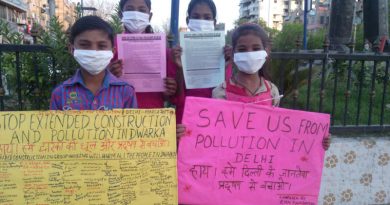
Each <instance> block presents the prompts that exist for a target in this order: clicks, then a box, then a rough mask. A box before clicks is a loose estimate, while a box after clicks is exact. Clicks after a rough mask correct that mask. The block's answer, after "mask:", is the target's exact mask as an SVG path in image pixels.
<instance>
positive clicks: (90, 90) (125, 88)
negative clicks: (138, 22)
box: [50, 16, 137, 110]
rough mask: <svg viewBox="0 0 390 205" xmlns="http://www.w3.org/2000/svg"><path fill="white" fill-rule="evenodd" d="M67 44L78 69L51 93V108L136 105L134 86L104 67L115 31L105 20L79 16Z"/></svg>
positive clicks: (128, 106) (107, 61) (103, 107)
mask: <svg viewBox="0 0 390 205" xmlns="http://www.w3.org/2000/svg"><path fill="white" fill-rule="evenodd" d="M70 43H71V45H70V50H71V52H72V54H73V56H74V58H75V59H76V61H77V62H78V63H79V64H80V66H81V68H80V69H79V70H77V71H76V74H75V75H74V76H73V77H72V78H70V79H68V80H66V81H65V82H63V83H62V84H61V85H60V86H58V87H57V88H56V89H55V90H54V91H53V92H52V96H51V102H50V109H51V110H111V109H121V108H136V107H137V100H136V97H135V92H134V88H133V87H132V86H130V85H129V84H127V83H126V82H123V81H121V80H119V79H117V78H116V77H115V76H113V75H112V74H111V73H110V72H109V71H108V70H107V69H106V68H107V66H108V65H109V63H110V61H111V59H112V57H113V45H114V31H113V29H112V28H111V26H110V25H109V24H108V23H107V22H105V21H104V20H102V19H101V18H99V17H97V16H86V17H83V18H80V19H79V20H77V21H76V23H75V24H74V25H73V27H72V29H71V34H70Z"/></svg>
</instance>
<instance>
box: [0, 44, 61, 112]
mask: <svg viewBox="0 0 390 205" xmlns="http://www.w3.org/2000/svg"><path fill="white" fill-rule="evenodd" d="M4 58H8V60H5V59H4ZM10 59H11V60H10ZM42 59H44V61H46V64H45V65H46V66H45V67H44V68H43V67H42V66H41V65H40V64H42V62H41V61H42ZM26 61H28V62H29V63H28V65H27V63H25V62H26ZM10 62H11V63H10ZM6 63H7V65H6ZM55 67H56V60H55V58H54V57H53V56H52V55H51V53H50V50H49V48H48V47H47V46H42V45H9V44H0V110H1V111H5V110H41V109H43V110H44V109H48V101H49V100H48V98H50V95H49V96H48V92H46V93H45V92H43V91H44V90H48V91H49V92H50V91H51V89H52V88H54V86H56V84H57V82H59V81H58V79H57V76H56V74H57V72H55V69H54V68H55ZM42 73H50V74H49V75H45V77H48V76H50V77H48V78H45V79H42V75H41V74H42ZM43 81H44V82H51V83H50V87H52V88H50V89H47V88H46V85H44V83H42V82H43Z"/></svg>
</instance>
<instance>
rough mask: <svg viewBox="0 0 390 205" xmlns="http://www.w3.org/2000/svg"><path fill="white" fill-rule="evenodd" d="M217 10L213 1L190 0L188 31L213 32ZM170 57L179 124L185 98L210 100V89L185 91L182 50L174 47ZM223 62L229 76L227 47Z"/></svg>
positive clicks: (228, 48) (228, 51)
mask: <svg viewBox="0 0 390 205" xmlns="http://www.w3.org/2000/svg"><path fill="white" fill-rule="evenodd" d="M216 17H217V9H216V6H215V3H214V2H213V0H191V2H190V3H189V5H188V9H187V19H186V21H187V24H188V28H189V29H190V31H214V28H215V24H216V22H217V20H216ZM172 53H173V54H172V56H173V57H174V62H175V64H176V66H177V67H178V69H177V70H176V72H175V73H174V75H175V76H177V79H178V80H177V82H178V94H177V97H176V99H175V100H176V112H177V113H178V114H177V118H178V121H179V122H181V119H182V115H183V111H184V103H185V97H186V96H195V97H205V98H211V96H212V95H211V94H212V90H213V89H212V88H206V89H186V87H185V83H184V76H183V70H182V64H181V54H182V48H181V47H180V46H176V47H174V48H173V49H172ZM224 54H225V61H226V62H227V65H228V66H227V72H226V75H227V76H230V74H229V71H230V69H229V65H230V64H229V60H230V56H231V49H230V47H229V46H225V48H224Z"/></svg>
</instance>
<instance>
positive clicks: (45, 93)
mask: <svg viewBox="0 0 390 205" xmlns="http://www.w3.org/2000/svg"><path fill="white" fill-rule="evenodd" d="M5 56H7V58H12V59H13V60H14V61H13V63H12V64H8V65H4V63H5V62H6V61H5V59H4V58H5ZM21 56H23V57H24V58H29V62H30V64H28V63H25V61H26V60H27V59H22V58H21ZM271 58H272V69H271V70H272V71H273V72H272V73H273V76H276V77H277V78H274V82H275V83H276V84H277V85H278V87H279V90H280V92H281V93H282V94H284V96H285V97H284V98H283V99H282V103H281V106H282V107H286V108H292V109H300V110H306V111H316V112H326V113H330V114H331V115H332V128H331V129H332V132H333V133H337V132H352V131H356V132H377V131H380V132H388V131H390V114H389V111H390V101H389V99H388V95H389V85H388V82H389V61H390V53H382V54H381V53H378V52H366V53H354V52H353V49H352V48H351V51H350V52H330V51H329V50H328V46H326V45H325V46H324V50H323V51H317V52H313V51H295V52H273V53H272V54H271ZM42 61H44V62H42ZM8 62H9V61H8ZM31 62H32V63H31ZM64 68H65V69H64ZM65 71H67V72H65ZM10 72H11V73H13V75H10V74H9V73H10ZM73 72H74V68H72V66H71V65H66V66H64V65H59V64H58V63H56V59H54V57H53V56H52V55H51V54H50V49H49V48H47V47H45V46H39V45H29V46H21V45H4V44H1V45H0V76H1V77H0V110H1V111H4V110H32V109H34V110H41V109H48V103H49V99H50V91H51V90H52V89H53V88H54V86H55V85H56V84H57V83H59V82H61V81H63V80H65V79H66V78H68V77H69V76H70V75H71V73H73ZM42 74H44V75H42ZM42 76H44V77H43V78H44V79H43V81H44V82H42V79H41V78H42ZM23 79H28V80H27V82H26V81H24V80H23ZM275 79H276V81H275ZM301 93H303V94H301ZM7 105H8V106H7Z"/></svg>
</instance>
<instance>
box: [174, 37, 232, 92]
mask: <svg viewBox="0 0 390 205" xmlns="http://www.w3.org/2000/svg"><path fill="white" fill-rule="evenodd" d="M180 45H181V46H182V48H183V55H182V57H181V61H182V64H183V74H184V79H185V83H186V88H188V89H195V88H213V87H217V86H218V85H219V84H221V83H222V82H223V81H224V79H225V58H224V54H223V47H224V46H225V33H224V32H223V31H213V32H185V33H180Z"/></svg>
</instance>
